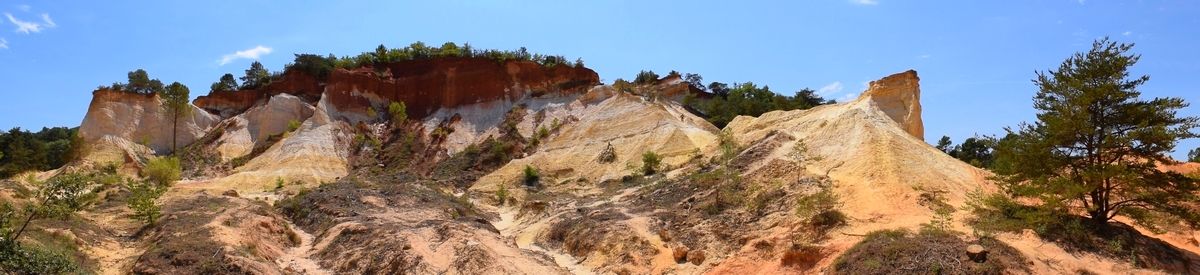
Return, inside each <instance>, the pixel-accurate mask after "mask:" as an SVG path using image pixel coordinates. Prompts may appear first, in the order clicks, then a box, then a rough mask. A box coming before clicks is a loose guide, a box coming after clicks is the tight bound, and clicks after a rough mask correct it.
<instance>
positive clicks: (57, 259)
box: [0, 241, 84, 274]
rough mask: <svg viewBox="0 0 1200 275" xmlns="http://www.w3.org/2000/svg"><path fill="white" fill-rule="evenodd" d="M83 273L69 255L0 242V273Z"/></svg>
mask: <svg viewBox="0 0 1200 275" xmlns="http://www.w3.org/2000/svg"><path fill="white" fill-rule="evenodd" d="M82 271H84V270H83V268H81V267H80V266H79V264H77V263H75V262H74V261H71V257H70V256H69V255H64V254H62V253H56V252H53V251H50V250H47V249H42V248H38V247H32V246H21V245H17V244H16V242H11V241H0V273H4V274H73V273H80V272H82Z"/></svg>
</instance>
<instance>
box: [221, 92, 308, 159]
mask: <svg viewBox="0 0 1200 275" xmlns="http://www.w3.org/2000/svg"><path fill="white" fill-rule="evenodd" d="M314 110H315V107H313V106H312V105H309V104H308V103H305V102H304V101H303V100H302V99H300V98H299V97H296V96H293V95H290V94H279V95H275V96H272V97H271V98H270V99H269V100H268V101H267V102H266V103H265V104H264V105H260V106H257V107H254V108H251V109H250V110H247V111H246V112H245V113H242V114H240V115H237V116H235V117H233V118H230V119H231V120H233V121H234V123H232V124H231V125H232V126H230V127H228V128H226V129H225V133H224V134H223V135H221V138H220V139H218V143H219V145H217V152H218V153H220V154H221V158H222V159H223V160H229V159H232V158H236V157H240V156H244V155H246V154H249V153H250V151H251V150H252V149H254V146H255V145H259V144H262V142H264V141H265V140H267V139H268V138H269V137H271V136H274V135H279V134H283V133H284V132H285V131H288V130H289V129H288V127H289V126H291V125H290V124H292V123H295V124H297V125H298V124H300V123H302V122H304V121H305V120H308V118H309V117H311V116H312V115H313V112H314Z"/></svg>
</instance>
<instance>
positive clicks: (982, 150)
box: [950, 137, 995, 167]
mask: <svg viewBox="0 0 1200 275" xmlns="http://www.w3.org/2000/svg"><path fill="white" fill-rule="evenodd" d="M994 144H995V141H993V140H992V139H991V138H987V137H969V138H967V139H966V140H963V143H962V144H959V145H958V146H954V149H953V150H951V151H950V155H951V156H953V157H954V158H957V159H959V160H962V161H963V162H966V163H969V164H971V165H973V166H975V167H988V166H991V164H992V159H993V152H992V148H993V147H995V145H994Z"/></svg>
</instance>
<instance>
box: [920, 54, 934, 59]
mask: <svg viewBox="0 0 1200 275" xmlns="http://www.w3.org/2000/svg"><path fill="white" fill-rule="evenodd" d="M930 57H933V56H932V55H929V54H922V55H918V56H917V58H920V59H927V58H930Z"/></svg>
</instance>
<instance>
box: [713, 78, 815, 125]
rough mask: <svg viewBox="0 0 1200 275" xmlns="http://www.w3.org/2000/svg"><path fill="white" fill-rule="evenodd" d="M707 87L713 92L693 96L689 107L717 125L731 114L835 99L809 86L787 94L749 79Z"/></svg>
mask: <svg viewBox="0 0 1200 275" xmlns="http://www.w3.org/2000/svg"><path fill="white" fill-rule="evenodd" d="M709 87H710V88H709V90H710V91H711V92H712V93H714V94H715V95H716V96H714V97H712V98H711V99H705V100H692V101H691V102H690V104H689V107H692V108H694V109H696V110H699V111H700V113H703V114H704V115H705V119H706V120H708V121H709V122H712V124H713V125H715V126H717V127H718V128H724V127H725V125H726V124H729V122H730V121H733V118H735V117H737V116H740V115H745V116H760V115H762V114H763V113H766V112H770V111H775V110H804V109H809V108H812V107H816V106H818V105H822V104H831V103H834V101H833V100H826V99H824V98H822V97H820V96H818V95H817V94H816V91H813V90H812V89H807V88H806V89H802V90H800V91H796V93H795V95H794V96H786V95H781V94H778V93H775V92H774V91H771V88H770V87H767V86H762V87H759V86H758V85H755V84H754V83H752V82H746V83H740V84H739V83H734V84H733V88H732V89H730V88H728V87H729V86H728V85H726V84H724V83H719V82H713V84H709Z"/></svg>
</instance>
